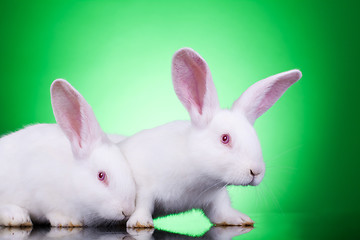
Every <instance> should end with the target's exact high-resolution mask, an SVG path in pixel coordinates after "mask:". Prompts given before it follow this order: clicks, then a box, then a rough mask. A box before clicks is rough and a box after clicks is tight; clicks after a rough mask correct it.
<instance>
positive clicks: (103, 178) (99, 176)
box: [98, 171, 106, 182]
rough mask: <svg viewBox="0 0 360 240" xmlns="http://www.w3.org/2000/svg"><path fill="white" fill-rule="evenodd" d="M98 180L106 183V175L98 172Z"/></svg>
mask: <svg viewBox="0 0 360 240" xmlns="http://www.w3.org/2000/svg"><path fill="white" fill-rule="evenodd" d="M98 179H99V180H100V181H102V182H104V181H106V173H105V172H102V171H101V172H99V173H98Z"/></svg>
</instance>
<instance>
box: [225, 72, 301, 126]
mask: <svg viewBox="0 0 360 240" xmlns="http://www.w3.org/2000/svg"><path fill="white" fill-rule="evenodd" d="M300 78H301V72H300V71H299V70H290V71H287V72H283V73H279V74H276V75H274V76H271V77H268V78H266V79H263V80H261V81H259V82H257V83H255V84H253V85H252V86H250V87H249V88H248V89H247V90H246V91H245V92H244V93H243V94H242V95H241V96H240V98H239V99H238V100H236V101H235V103H234V105H233V107H232V109H241V110H242V111H243V112H244V113H245V115H246V116H247V118H248V119H249V121H250V123H252V124H253V123H254V122H255V120H256V119H257V118H258V117H260V116H261V115H262V114H264V113H265V112H266V111H267V110H268V109H269V108H270V107H271V106H272V105H273V104H274V103H275V102H276V101H277V100H278V99H279V98H280V97H281V96H282V95H283V94H284V92H285V91H286V90H287V89H288V88H289V87H290V86H291V85H292V84H294V83H295V82H296V81H298V80H299V79H300Z"/></svg>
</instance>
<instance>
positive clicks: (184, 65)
mask: <svg viewBox="0 0 360 240" xmlns="http://www.w3.org/2000/svg"><path fill="white" fill-rule="evenodd" d="M172 79H173V84H174V89H175V92H176V95H177V96H178V98H179V99H180V101H181V102H182V104H183V105H184V106H185V108H186V109H187V110H188V112H189V114H190V117H191V121H192V123H193V124H195V125H197V126H206V124H207V123H208V122H210V121H211V119H212V118H213V116H214V113H215V112H216V111H217V110H218V109H219V100H218V96H217V93H216V89H215V86H214V83H213V80H212V77H211V73H210V70H209V67H208V65H207V63H206V62H205V60H204V59H203V58H202V57H201V56H200V55H199V54H198V53H196V52H195V51H194V50H192V49H190V48H182V49H180V50H178V51H177V52H176V53H175V54H174V56H173V60H172Z"/></svg>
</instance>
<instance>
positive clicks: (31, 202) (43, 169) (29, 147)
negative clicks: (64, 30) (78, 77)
mask: <svg viewBox="0 0 360 240" xmlns="http://www.w3.org/2000/svg"><path fill="white" fill-rule="evenodd" d="M51 101H52V106H53V111H54V114H55V118H56V121H57V123H58V124H36V125H33V126H28V127H26V128H24V129H22V130H19V131H17V132H14V133H12V134H9V135H7V136H4V137H2V138H1V139H0V166H1V167H0V176H1V179H2V181H1V183H0V196H1V197H0V225H3V226H29V225H30V226H31V225H32V223H33V222H35V223H46V222H50V224H51V226H60V227H74V226H89V225H98V224H104V223H105V224H110V223H112V222H115V221H116V222H117V221H122V220H125V219H126V218H127V217H128V216H130V215H131V213H132V212H133V211H134V209H135V194H136V190H135V183H134V180H133V178H132V174H131V170H130V168H129V165H128V164H127V162H126V161H125V159H124V156H123V154H122V153H121V151H120V150H119V148H118V147H117V146H116V145H115V144H114V143H113V142H112V141H110V139H109V138H108V136H107V135H106V134H105V133H104V132H103V131H102V129H101V128H100V125H99V123H98V122H97V120H96V118H95V115H94V113H93V111H92V109H91V107H90V105H89V104H88V103H87V102H86V100H85V99H84V98H83V97H82V96H81V95H80V93H79V92H77V91H76V90H75V89H74V88H73V87H72V86H71V85H70V84H69V83H68V82H66V81H65V80H61V79H59V80H55V81H54V82H53V84H52V85H51Z"/></svg>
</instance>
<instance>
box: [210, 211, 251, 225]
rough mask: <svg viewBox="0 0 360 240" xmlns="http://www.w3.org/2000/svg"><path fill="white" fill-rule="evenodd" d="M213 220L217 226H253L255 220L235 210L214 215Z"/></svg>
mask: <svg viewBox="0 0 360 240" xmlns="http://www.w3.org/2000/svg"><path fill="white" fill-rule="evenodd" d="M211 222H212V223H214V224H215V225H216V226H253V225H254V221H253V220H252V219H251V218H250V217H249V216H248V215H246V214H244V213H241V212H238V211H236V210H233V211H231V212H228V213H227V214H225V213H224V214H221V215H217V216H214V217H213V218H212V219H211Z"/></svg>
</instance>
